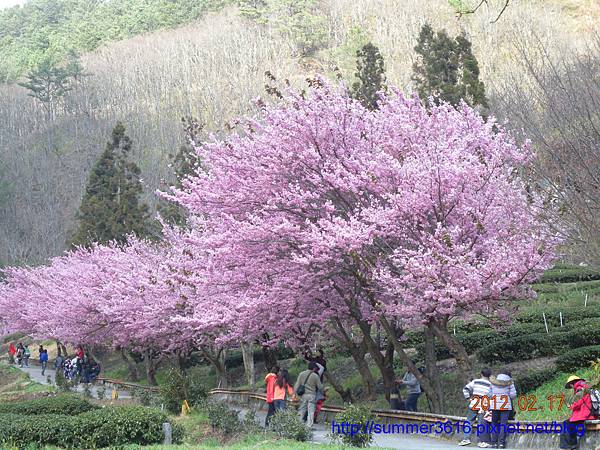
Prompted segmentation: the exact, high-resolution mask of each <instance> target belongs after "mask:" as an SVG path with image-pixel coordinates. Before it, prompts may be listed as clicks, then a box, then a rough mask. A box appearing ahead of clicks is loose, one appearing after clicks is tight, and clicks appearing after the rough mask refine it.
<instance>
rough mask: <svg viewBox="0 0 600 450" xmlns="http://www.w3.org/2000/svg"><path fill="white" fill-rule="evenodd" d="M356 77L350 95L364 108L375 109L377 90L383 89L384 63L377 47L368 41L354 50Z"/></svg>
mask: <svg viewBox="0 0 600 450" xmlns="http://www.w3.org/2000/svg"><path fill="white" fill-rule="evenodd" d="M356 78H357V81H356V82H355V83H354V84H353V85H352V97H353V98H355V99H356V100H359V101H360V102H361V103H362V104H363V106H364V107H365V108H368V109H370V110H374V109H377V101H378V100H379V98H378V96H377V92H379V91H382V90H384V89H385V64H384V60H383V56H382V55H381V53H380V52H379V49H378V48H377V47H376V46H375V45H373V44H372V43H370V42H369V43H367V44H365V45H364V46H363V47H362V48H361V49H360V50H358V51H357V52H356Z"/></svg>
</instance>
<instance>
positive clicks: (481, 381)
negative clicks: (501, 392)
mask: <svg viewBox="0 0 600 450" xmlns="http://www.w3.org/2000/svg"><path fill="white" fill-rule="evenodd" d="M491 375H492V371H491V370H490V369H488V368H485V369H483V370H482V371H481V377H480V378H477V379H475V380H473V381H470V382H469V383H467V384H466V386H465V387H464V388H463V395H464V397H465V400H467V407H468V410H467V422H468V423H469V425H470V427H469V428H465V434H464V438H463V440H462V441H460V442H459V443H458V445H470V444H471V434H472V433H473V431H475V430H476V428H475V427H476V425H475V421H477V425H487V424H485V423H484V422H485V421H484V415H485V411H484V410H483V409H482V407H481V399H482V398H488V399H489V398H490V396H491V395H492V383H491V381H490V376H491ZM478 399H479V400H478ZM479 428H480V429H481V428H482V427H479ZM485 429H486V430H487V427H485ZM467 431H468V433H467ZM477 435H478V437H479V438H478V440H479V443H478V444H477V446H478V447H481V448H488V447H491V446H492V444H491V443H490V435H489V433H481V434H480V433H477Z"/></svg>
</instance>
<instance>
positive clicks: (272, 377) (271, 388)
mask: <svg viewBox="0 0 600 450" xmlns="http://www.w3.org/2000/svg"><path fill="white" fill-rule="evenodd" d="M277 375H279V367H277V366H275V367H273V368H271V370H270V371H269V373H268V374H267V376H266V377H265V384H266V385H267V399H266V401H267V405H268V408H269V409H268V410H267V417H266V419H265V428H266V427H268V426H269V421H270V420H271V417H273V415H274V414H275V404H274V403H273V400H274V399H273V396H274V394H275V382H276V381H277Z"/></svg>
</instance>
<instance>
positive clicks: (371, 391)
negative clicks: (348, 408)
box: [326, 318, 377, 402]
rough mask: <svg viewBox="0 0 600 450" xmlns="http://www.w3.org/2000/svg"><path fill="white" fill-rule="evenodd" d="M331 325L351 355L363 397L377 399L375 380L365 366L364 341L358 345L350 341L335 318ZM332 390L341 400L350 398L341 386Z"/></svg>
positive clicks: (366, 365) (348, 393)
mask: <svg viewBox="0 0 600 450" xmlns="http://www.w3.org/2000/svg"><path fill="white" fill-rule="evenodd" d="M332 323H333V326H334V327H335V328H336V330H337V331H338V333H339V335H340V338H341V342H342V344H343V345H344V347H346V348H347V349H348V351H349V352H350V355H352V359H354V362H355V363H356V368H357V369H358V373H359V374H360V376H361V378H362V381H363V387H364V389H365V395H366V396H367V397H368V398H369V399H371V400H375V399H376V398H377V394H376V392H375V380H374V379H373V374H372V373H371V370H370V369H369V365H368V364H367V361H366V360H365V355H366V353H367V352H366V345H365V342H364V339H363V341H362V342H361V343H360V345H359V344H356V343H355V342H354V341H353V340H352V338H351V337H350V336H349V335H348V333H347V332H346V330H345V329H344V326H343V324H342V323H341V321H340V320H339V319H337V318H336V319H333V321H332ZM326 373H327V372H326ZM332 386H333V384H332ZM334 389H335V390H336V391H337V392H338V393H339V394H340V396H341V397H342V398H344V396H346V397H348V398H351V397H352V395H351V394H350V392H349V391H348V390H346V389H343V388H341V386H340V389H338V388H336V387H335V386H334ZM344 401H347V402H351V401H352V400H344Z"/></svg>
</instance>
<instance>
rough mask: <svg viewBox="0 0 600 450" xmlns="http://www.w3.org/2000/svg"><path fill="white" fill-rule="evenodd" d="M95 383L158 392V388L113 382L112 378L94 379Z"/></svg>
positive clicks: (126, 382) (118, 381)
mask: <svg viewBox="0 0 600 450" xmlns="http://www.w3.org/2000/svg"><path fill="white" fill-rule="evenodd" d="M96 381H99V382H101V383H102V384H113V385H115V386H122V387H123V388H126V389H143V390H146V391H151V392H158V391H159V388H158V387H157V386H145V385H143V384H137V383H130V382H128V381H121V380H114V379H112V378H105V377H96Z"/></svg>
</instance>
